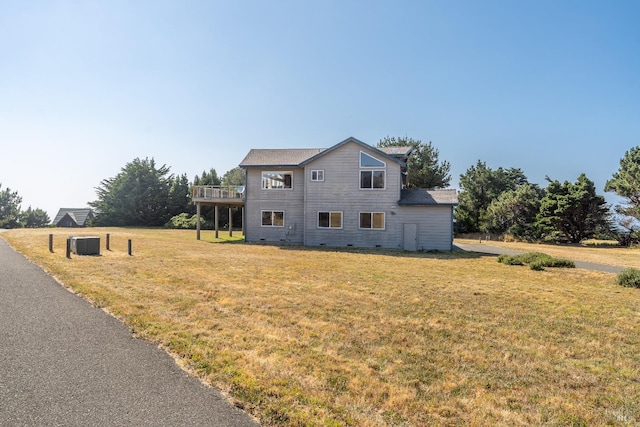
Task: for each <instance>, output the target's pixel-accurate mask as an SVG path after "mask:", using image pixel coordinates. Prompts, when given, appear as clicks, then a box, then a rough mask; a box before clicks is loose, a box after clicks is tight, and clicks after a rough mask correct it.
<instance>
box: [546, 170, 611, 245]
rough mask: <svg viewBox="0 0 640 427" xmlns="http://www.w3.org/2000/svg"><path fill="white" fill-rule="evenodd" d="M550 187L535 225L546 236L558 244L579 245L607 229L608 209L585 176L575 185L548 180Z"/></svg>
mask: <svg viewBox="0 0 640 427" xmlns="http://www.w3.org/2000/svg"><path fill="white" fill-rule="evenodd" d="M547 181H549V185H548V186H547V188H546V190H545V196H544V197H543V198H542V201H541V202H540V212H539V214H538V225H539V226H540V227H541V228H542V230H544V232H545V235H546V236H547V237H549V238H552V239H554V240H559V241H561V242H571V243H579V242H581V241H582V240H584V239H588V238H590V237H593V236H594V235H595V234H596V233H597V232H598V231H599V230H600V229H606V228H608V222H609V209H608V207H607V206H606V202H605V200H604V197H602V196H599V195H597V194H596V187H595V185H594V184H593V181H591V180H590V179H589V178H587V176H586V175H585V174H581V175H580V176H579V177H578V180H577V181H576V182H575V183H571V182H568V181H565V182H564V183H562V184H561V183H560V182H559V181H557V180H554V181H552V180H551V179H549V178H548V177H547Z"/></svg>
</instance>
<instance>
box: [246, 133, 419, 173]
mask: <svg viewBox="0 0 640 427" xmlns="http://www.w3.org/2000/svg"><path fill="white" fill-rule="evenodd" d="M349 143H355V144H358V145H360V146H361V147H362V148H366V149H367V150H370V151H372V152H373V153H375V154H376V155H378V156H381V157H384V158H385V159H387V160H389V161H391V162H394V163H398V164H399V165H402V166H404V165H405V162H404V161H403V159H406V158H407V157H408V156H409V154H410V153H411V151H412V150H413V149H412V148H411V147H383V148H377V147H373V146H371V145H369V144H365V143H364V142H362V141H360V140H358V139H356V138H353V137H349V138H347V139H345V140H344V141H341V142H339V143H337V144H336V145H334V146H333V147H330V148H275V149H268V148H253V149H251V150H250V151H249V153H248V154H247V155H246V156H245V158H244V159H243V160H242V162H240V167H241V168H249V167H268V166H272V167H303V166H304V165H306V164H308V163H310V162H312V161H314V160H316V159H317V158H319V157H321V156H324V155H325V154H328V153H330V152H332V151H333V150H336V149H337V148H340V147H342V146H343V145H345V144H349Z"/></svg>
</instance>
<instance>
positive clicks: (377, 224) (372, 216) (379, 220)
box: [360, 212, 384, 230]
mask: <svg viewBox="0 0 640 427" xmlns="http://www.w3.org/2000/svg"><path fill="white" fill-rule="evenodd" d="M360 228H365V229H377V230H384V212H360Z"/></svg>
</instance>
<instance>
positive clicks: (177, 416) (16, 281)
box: [0, 239, 258, 427]
mask: <svg viewBox="0 0 640 427" xmlns="http://www.w3.org/2000/svg"><path fill="white" fill-rule="evenodd" d="M257 425H258V424H257V423H255V422H254V421H253V420H252V418H250V417H249V416H248V415H247V414H245V413H244V412H242V411H240V410H239V409H237V408H235V407H234V406H233V405H231V404H230V403H229V402H228V401H227V400H225V399H224V398H223V397H222V396H221V395H220V394H219V393H218V392H217V391H215V390H213V389H210V388H208V387H206V386H204V385H202V384H201V383H200V382H199V381H198V380H196V379H194V378H191V377H189V376H187V375H186V374H185V373H184V372H183V371H182V370H181V369H180V368H179V367H178V366H177V365H176V364H175V362H174V361H173V359H171V358H170V357H169V356H168V355H167V354H166V353H165V352H163V351H162V350H160V349H158V348H157V347H156V346H154V345H152V344H150V343H148V342H146V341H144V340H140V339H134V338H132V336H131V334H130V332H129V330H128V329H127V328H126V327H125V326H124V325H123V324H122V323H121V322H119V321H118V320H116V319H115V318H113V317H111V316H109V315H108V314H106V313H104V312H103V311H102V310H99V309H97V308H94V307H92V306H91V305H90V304H88V303H87V302H86V301H84V300H83V299H81V298H80V297H78V296H76V295H74V294H72V293H71V292H69V291H67V290H66V289H65V288H63V287H62V286H60V285H59V284H58V283H57V282H56V281H54V280H53V279H52V278H51V277H50V276H48V275H47V274H45V273H44V271H42V270H41V269H40V268H38V267H37V266H36V265H34V264H33V263H31V262H29V261H28V260H26V259H25V258H24V257H23V256H21V255H19V254H17V253H16V252H14V251H13V250H12V249H11V248H10V247H9V246H8V245H7V243H6V242H5V241H4V240H3V239H0V426H221V427H224V426H234V427H235V426H237V427H249V426H251V427H255V426H257Z"/></svg>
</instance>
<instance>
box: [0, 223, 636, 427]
mask: <svg viewBox="0 0 640 427" xmlns="http://www.w3.org/2000/svg"><path fill="white" fill-rule="evenodd" d="M49 232H50V231H49V230H13V231H10V232H8V233H4V234H2V237H3V238H5V239H6V240H8V241H9V242H10V243H11V244H12V245H13V246H14V247H16V248H17V249H18V250H20V251H21V252H23V253H26V254H28V256H29V257H30V258H31V259H32V260H34V261H35V262H36V263H38V264H40V265H42V266H43V267H44V268H45V269H47V270H48V271H49V272H51V274H53V275H54V276H56V277H57V278H58V279H59V280H60V281H62V282H63V283H64V284H65V285H66V286H69V287H70V288H72V289H74V290H75V291H77V292H79V293H81V294H82V295H84V296H85V297H86V298H88V299H90V300H92V301H94V303H95V304H97V305H99V306H102V307H105V308H106V309H107V310H109V311H110V312H112V313H114V314H115V315H116V316H118V317H120V318H121V319H123V321H125V322H126V323H127V324H128V325H129V326H130V327H131V328H132V329H133V330H134V332H135V333H136V334H138V335H139V336H142V337H144V338H147V339H150V340H153V341H156V342H158V343H160V344H161V345H162V346H163V347H165V348H167V350H168V351H169V352H171V353H172V354H173V355H174V356H176V358H177V359H178V360H179V362H180V363H181V364H182V365H183V366H185V367H186V368H187V369H188V370H190V371H191V372H193V373H194V374H196V375H198V376H199V377H200V378H202V380H203V381H206V382H208V383H210V384H213V385H216V386H218V387H220V388H221V389H223V390H225V391H226V392H228V393H229V395H230V396H231V397H232V399H233V400H234V401H235V402H236V403H237V404H238V405H239V406H241V407H244V408H245V409H247V410H248V411H249V412H251V413H253V414H255V415H257V416H258V417H259V418H260V419H261V421H262V422H263V423H264V424H265V425H329V426H338V425H359V426H378V425H397V426H402V425H407V426H408V425H505V426H506V425H509V426H512V425H605V424H608V425H625V424H638V423H640V403H638V402H640V380H639V379H638V378H640V372H639V368H638V367H639V366H640V353H638V351H637V349H638V345H639V344H640V333H639V332H640V330H639V329H640V322H639V320H640V292H638V290H637V289H629V288H622V287H619V286H616V285H615V284H614V281H615V275H612V274H605V273H598V272H588V271H584V270H580V269H552V270H549V271H543V272H536V271H532V270H529V269H514V268H510V267H508V266H505V265H502V264H499V263H497V262H496V258H495V257H491V256H479V255H473V254H459V253H455V254H420V253H417V254H406V253H402V252H387V251H358V250H346V249H345V250H331V249H319V248H318V249H316V248H302V247H297V246H290V247H277V246H267V245H251V244H233V243H228V244H217V243H211V242H207V241H196V240H195V232H193V231H180V230H128V229H91V230H82V232H83V234H85V235H87V234H98V235H104V233H106V232H110V233H111V236H112V237H111V239H112V242H111V247H112V249H113V251H111V252H108V251H104V250H103V254H102V256H100V257H73V258H72V259H71V260H68V259H65V256H64V239H63V237H66V235H67V234H69V231H68V230H53V232H54V233H55V234H56V251H55V253H54V254H50V253H49V252H48V250H47V235H48V233H49ZM203 237H204V238H206V237H207V236H206V235H203ZM129 238H131V239H133V247H134V256H133V257H128V256H127V255H126V239H129ZM123 242H124V243H123ZM103 244H104V243H103ZM540 250H543V251H544V252H548V253H551V252H550V251H548V250H547V249H546V248H545V249H540ZM602 250H604V251H608V250H609V249H602ZM554 255H555V254H554ZM558 256H563V255H558Z"/></svg>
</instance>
